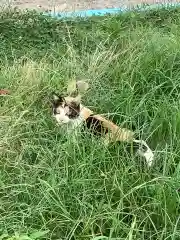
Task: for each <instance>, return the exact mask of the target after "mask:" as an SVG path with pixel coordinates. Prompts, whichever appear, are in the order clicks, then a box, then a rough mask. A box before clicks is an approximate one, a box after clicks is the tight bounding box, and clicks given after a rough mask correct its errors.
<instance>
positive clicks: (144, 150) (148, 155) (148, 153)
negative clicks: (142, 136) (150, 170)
mask: <svg viewBox="0 0 180 240" xmlns="http://www.w3.org/2000/svg"><path fill="white" fill-rule="evenodd" d="M133 142H134V143H136V144H138V146H139V147H138V150H137V153H138V154H139V155H140V156H142V157H144V158H145V159H146V162H147V165H148V166H149V167H151V166H152V164H153V162H154V153H153V152H152V150H151V149H150V147H149V146H148V145H147V143H146V142H145V141H144V140H137V139H133Z"/></svg>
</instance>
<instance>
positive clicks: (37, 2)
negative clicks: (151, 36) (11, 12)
mask: <svg viewBox="0 0 180 240" xmlns="http://www.w3.org/2000/svg"><path fill="white" fill-rule="evenodd" d="M163 2H175V1H170V0H167V1H163V0H157V1H153V0H124V1H123V0H0V5H2V6H12V7H18V8H21V9H26V8H28V9H36V10H40V11H54V12H60V11H76V10H85V9H102V8H118V7H123V6H135V5H137V4H140V3H148V4H153V3H163ZM176 2H180V0H178V1H176Z"/></svg>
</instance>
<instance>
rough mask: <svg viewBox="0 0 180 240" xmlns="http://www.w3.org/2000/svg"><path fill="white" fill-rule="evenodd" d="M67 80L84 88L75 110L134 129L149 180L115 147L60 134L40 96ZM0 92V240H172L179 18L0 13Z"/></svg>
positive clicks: (178, 151) (178, 221) (179, 202)
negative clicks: (150, 155)
mask: <svg viewBox="0 0 180 240" xmlns="http://www.w3.org/2000/svg"><path fill="white" fill-rule="evenodd" d="M74 78H76V79H85V80H88V81H89V84H90V91H89V92H88V93H87V95H86V96H84V98H83V102H84V104H85V105H87V106H90V107H91V109H93V110H94V111H96V112H98V113H104V114H105V113H109V117H110V119H113V120H114V122H116V123H117V124H119V125H123V126H128V127H129V128H131V126H132V125H135V127H136V129H137V134H140V135H141V136H142V137H143V139H146V140H147V141H148V143H149V145H150V146H151V148H152V149H153V150H155V159H156V160H155V164H154V166H153V168H152V169H148V168H147V166H146V165H144V163H143V162H142V160H141V159H138V158H137V157H134V156H133V155H132V156H130V155H128V154H127V153H126V151H124V150H123V148H124V146H122V145H121V144H120V145H116V146H112V147H110V148H108V149H107V148H106V147H105V146H103V145H102V143H101V142H100V141H98V140H97V139H95V138H93V137H91V136H87V137H85V138H83V137H82V136H80V135H79V136H78V138H77V139H76V141H74V140H72V138H71V136H70V137H69V136H67V135H64V134H62V133H61V131H60V128H59V127H58V126H57V125H56V123H55V121H54V119H53V118H52V117H51V109H50V105H49V96H50V94H51V92H52V91H53V90H59V91H60V92H62V91H64V89H65V87H66V85H67V83H68V81H70V80H71V79H74ZM0 88H5V89H9V90H10V91H11V95H10V96H4V97H2V96H1V97H0V101H1V102H0V136H1V138H0V154H1V156H0V236H1V237H0V239H3V240H4V239H16V240H25V239H28V238H27V236H29V237H30V238H29V239H54V240H61V239H62V240H64V239H67V240H70V239H72V240H81V239H83V240H89V239H94V240H105V239H109V240H120V239H121V240H122V239H127V240H131V239H133V240H143V239H144V240H145V239H151V240H157V239H161V240H165V239H166V240H170V239H172V240H178V239H180V216H179V214H180V192H179V191H178V190H179V189H180V164H179V159H180V9H176V10H172V9H169V10H165V9H162V10H161V11H151V12H149V13H130V14H122V15H119V16H114V17H112V16H108V17H94V18H91V19H89V20H77V21H66V22H63V21H58V20H55V19H51V18H48V17H46V16H43V15H38V14H36V13H35V12H28V13H24V14H23V13H19V12H9V11H7V12H3V13H1V15H0ZM43 231H45V232H43ZM33 233H34V235H33ZM3 234H5V235H3ZM15 234H16V237H14V238H10V237H12V236H14V235H15ZM40 235H42V236H40ZM3 236H4V237H3ZM18 236H19V237H18ZM20 236H21V237H20ZM8 237H9V238H8Z"/></svg>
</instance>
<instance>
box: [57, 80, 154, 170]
mask: <svg viewBox="0 0 180 240" xmlns="http://www.w3.org/2000/svg"><path fill="white" fill-rule="evenodd" d="M76 92H78V85H77V88H76ZM70 95H72V94H70ZM52 110H53V115H54V117H55V118H56V121H57V122H58V124H60V125H61V126H66V127H67V126H68V129H71V130H73V129H75V128H77V127H81V126H82V125H85V126H86V127H87V128H88V129H89V130H90V131H91V132H93V133H94V134H95V135H99V136H101V137H102V138H104V143H105V144H106V145H108V144H110V143H113V142H117V141H119V142H128V143H133V144H135V145H138V150H137V153H138V154H139V155H140V156H142V157H145V159H146V162H147V165H148V166H151V165H152V163H153V160H154V154H153V152H152V150H151V149H150V148H149V146H148V145H147V143H146V142H145V141H143V140H137V139H135V137H134V132H133V131H131V130H128V129H126V128H121V127H119V126H117V125H116V124H114V123H113V122H111V121H110V120H108V119H106V118H104V117H102V116H101V115H98V114H94V113H93V111H91V110H90V109H89V108H87V107H85V106H83V105H82V104H81V96H80V95H79V94H78V95H77V96H74V97H72V96H66V97H63V96H58V95H57V94H53V101H52Z"/></svg>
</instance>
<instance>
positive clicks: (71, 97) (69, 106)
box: [52, 81, 88, 124]
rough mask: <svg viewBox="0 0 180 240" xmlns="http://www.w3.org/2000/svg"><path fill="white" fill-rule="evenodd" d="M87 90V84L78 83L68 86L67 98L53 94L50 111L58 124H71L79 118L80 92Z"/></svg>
mask: <svg viewBox="0 0 180 240" xmlns="http://www.w3.org/2000/svg"><path fill="white" fill-rule="evenodd" d="M87 88H88V85H87V83H84V84H83V82H82V81H79V82H77V83H75V84H74V83H73V84H72V82H71V83H70V84H69V85H68V89H67V96H62V95H58V94H55V93H53V101H52V111H53V116H54V117H55V118H56V120H57V122H58V123H59V124H67V123H69V122H73V121H74V120H76V119H78V118H79V117H80V110H81V92H82V89H83V91H84V92H85V91H86V90H87Z"/></svg>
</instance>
